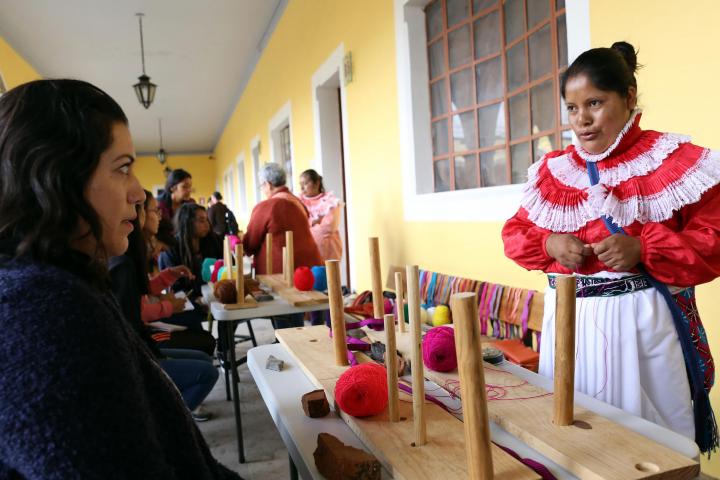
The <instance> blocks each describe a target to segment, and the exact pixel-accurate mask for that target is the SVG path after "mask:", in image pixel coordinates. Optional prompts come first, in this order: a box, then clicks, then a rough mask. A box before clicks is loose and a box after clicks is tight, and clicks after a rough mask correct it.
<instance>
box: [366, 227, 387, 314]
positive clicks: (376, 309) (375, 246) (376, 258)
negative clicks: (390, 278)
mask: <svg viewBox="0 0 720 480" xmlns="http://www.w3.org/2000/svg"><path fill="white" fill-rule="evenodd" d="M368 240H369V246H370V275H371V279H372V300H373V317H375V318H383V315H384V314H385V299H383V292H382V278H380V271H381V270H380V243H379V241H378V238H377V237H370V238H369V239H368Z"/></svg>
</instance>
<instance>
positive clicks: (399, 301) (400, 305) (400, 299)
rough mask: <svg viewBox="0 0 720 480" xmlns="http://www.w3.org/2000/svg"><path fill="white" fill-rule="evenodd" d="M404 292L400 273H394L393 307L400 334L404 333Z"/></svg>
mask: <svg viewBox="0 0 720 480" xmlns="http://www.w3.org/2000/svg"><path fill="white" fill-rule="evenodd" d="M404 297H405V291H404V289H403V279H402V272H395V305H397V319H398V328H399V329H400V333H405V298H404Z"/></svg>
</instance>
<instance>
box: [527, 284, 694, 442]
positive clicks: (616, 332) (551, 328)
mask: <svg viewBox="0 0 720 480" xmlns="http://www.w3.org/2000/svg"><path fill="white" fill-rule="evenodd" d="M592 276H595V277H604V278H611V277H615V278H617V277H620V276H622V275H618V274H617V273H615V274H612V273H609V272H601V273H599V274H596V275H592ZM575 308H576V327H575V390H577V391H580V392H582V393H584V394H586V395H590V396H592V397H595V398H597V399H598V400H602V401H604V402H606V403H609V404H612V405H614V406H616V407H618V408H621V409H623V410H625V411H627V412H629V413H631V414H633V415H636V416H639V417H642V418H645V419H647V420H649V421H651V422H654V423H656V424H658V425H661V426H663V427H667V428H669V429H671V430H673V431H675V432H677V433H680V434H682V435H685V436H686V437H688V438H690V439H692V440H694V439H695V424H694V420H693V409H692V399H691V397H690V384H689V382H688V378H687V374H686V373H685V362H684V360H683V354H682V347H681V346H680V341H679V340H678V336H677V332H676V331H675V326H674V324H673V319H672V315H671V314H670V309H669V308H668V307H667V304H666V303H665V300H664V299H663V297H662V296H661V295H660V292H658V291H657V290H656V289H654V288H648V289H645V290H640V291H636V292H633V293H627V294H623V295H618V296H615V297H589V298H578V299H577V303H576V307H575ZM541 340H542V341H541V343H540V366H539V373H540V375H543V376H546V377H550V378H552V377H553V370H554V363H555V289H552V288H548V289H547V290H546V292H545V314H544V318H543V328H542V339H541Z"/></svg>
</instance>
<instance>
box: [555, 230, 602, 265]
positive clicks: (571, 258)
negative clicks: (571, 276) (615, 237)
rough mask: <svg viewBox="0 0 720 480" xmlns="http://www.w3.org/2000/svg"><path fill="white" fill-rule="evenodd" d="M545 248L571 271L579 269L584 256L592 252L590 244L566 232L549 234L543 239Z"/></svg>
mask: <svg viewBox="0 0 720 480" xmlns="http://www.w3.org/2000/svg"><path fill="white" fill-rule="evenodd" d="M545 250H546V251H547V253H548V255H550V256H551V257H553V258H554V259H555V260H557V261H558V262H559V263H560V265H562V266H563V267H565V268H568V269H570V270H572V271H577V270H579V269H580V265H582V264H583V262H584V261H585V257H587V256H589V255H592V253H593V250H592V248H590V245H586V244H584V243H583V242H581V241H580V239H579V238H577V237H576V236H574V235H570V234H567V233H553V234H552V235H550V236H549V237H548V238H547V240H546V241H545Z"/></svg>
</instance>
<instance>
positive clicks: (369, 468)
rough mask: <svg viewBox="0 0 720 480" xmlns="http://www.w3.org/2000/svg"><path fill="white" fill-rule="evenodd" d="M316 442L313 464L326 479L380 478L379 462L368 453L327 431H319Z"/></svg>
mask: <svg viewBox="0 0 720 480" xmlns="http://www.w3.org/2000/svg"><path fill="white" fill-rule="evenodd" d="M317 442H318V445H317V448H316V449H315V452H314V453H313V457H315V466H316V467H317V469H318V471H319V472H320V473H321V474H322V476H324V477H325V478H326V479H327V480H380V476H381V467H380V462H378V461H377V459H376V458H375V457H373V456H372V455H370V454H369V453H367V452H365V451H364V450H360V449H359V448H355V447H351V446H350V445H345V444H344V443H342V442H341V441H340V440H338V439H337V438H336V437H334V436H333V435H330V434H329V433H320V434H319V435H318V440H317Z"/></svg>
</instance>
